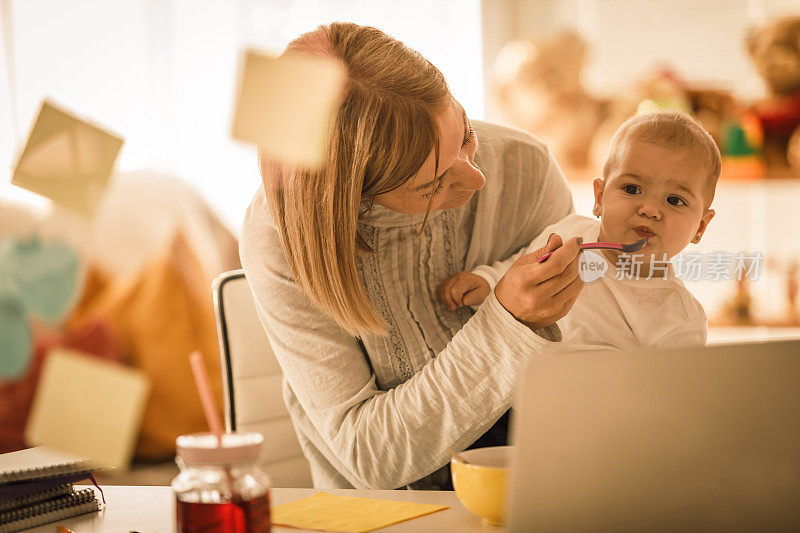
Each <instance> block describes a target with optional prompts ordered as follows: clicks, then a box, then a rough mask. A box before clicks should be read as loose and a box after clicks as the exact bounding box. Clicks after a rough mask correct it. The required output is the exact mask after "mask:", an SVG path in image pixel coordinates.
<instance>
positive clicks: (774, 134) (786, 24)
mask: <svg viewBox="0 0 800 533" xmlns="http://www.w3.org/2000/svg"><path fill="white" fill-rule="evenodd" d="M747 48H748V51H749V53H750V58H751V59H752V60H753V63H754V64H755V66H756V68H757V69H758V72H759V74H760V75H761V77H762V78H763V79H764V83H765V84H766V86H767V89H768V91H769V93H770V96H769V97H768V98H767V99H765V100H763V101H761V102H759V103H757V104H756V105H755V106H754V108H753V109H754V111H755V113H756V114H757V116H758V118H759V121H760V123H761V127H762V129H763V131H764V158H765V160H766V164H767V166H768V176H770V177H798V178H800V164H799V163H800V153H798V150H800V141H797V140H793V142H791V143H790V142H789V141H790V139H796V138H797V136H800V133H798V131H800V17H789V18H783V19H779V20H777V21H776V22H774V23H772V24H770V25H768V26H765V27H761V28H753V29H751V30H750V32H749V34H748V36H747Z"/></svg>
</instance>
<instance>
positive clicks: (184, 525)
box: [175, 493, 270, 533]
mask: <svg viewBox="0 0 800 533" xmlns="http://www.w3.org/2000/svg"><path fill="white" fill-rule="evenodd" d="M175 506H176V509H177V516H178V531H179V532H180V533H200V532H203V533H205V532H208V533H211V532H213V533H269V531H270V521H269V493H267V494H264V495H263V496H259V497H257V498H252V499H250V500H247V501H241V500H240V501H236V502H230V503H189V502H182V501H180V500H176V502H175Z"/></svg>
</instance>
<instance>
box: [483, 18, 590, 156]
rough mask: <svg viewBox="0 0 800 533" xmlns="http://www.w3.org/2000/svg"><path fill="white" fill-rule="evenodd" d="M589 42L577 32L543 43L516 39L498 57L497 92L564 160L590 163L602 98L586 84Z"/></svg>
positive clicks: (516, 118) (507, 109) (513, 116)
mask: <svg viewBox="0 0 800 533" xmlns="http://www.w3.org/2000/svg"><path fill="white" fill-rule="evenodd" d="M585 52H586V45H585V43H584V41H583V39H582V38H581V37H580V36H579V35H577V34H576V33H573V32H565V33H561V34H559V35H558V36H556V37H555V38H553V39H550V40H547V41H543V42H540V43H536V44H534V43H532V42H529V41H522V40H520V41H513V42H510V43H508V44H506V45H505V46H504V47H503V48H502V49H501V50H500V53H499V54H498V56H497V60H496V62H495V65H494V70H493V82H494V88H495V91H496V95H497V97H498V99H499V102H500V105H501V108H502V110H503V112H504V114H505V115H506V117H507V119H508V120H509V121H510V122H511V123H512V124H514V125H515V126H517V127H519V128H521V129H524V130H526V131H528V132H530V133H532V134H533V135H535V136H537V137H539V138H541V139H542V140H543V141H544V142H545V143H546V144H547V145H548V146H549V147H550V149H551V150H552V151H553V153H554V155H555V156H556V158H557V159H558V161H559V163H561V164H562V165H563V166H565V167H567V168H576V167H577V168H580V167H585V166H586V163H587V158H588V151H589V146H590V144H591V141H592V137H593V136H594V133H595V130H596V129H597V127H598V125H599V124H600V120H601V103H600V102H598V101H597V100H595V99H593V98H592V97H591V96H589V94H588V93H587V92H586V90H585V89H584V87H583V84H582V83H581V70H582V68H583V64H584V59H585V55H586V54H585Z"/></svg>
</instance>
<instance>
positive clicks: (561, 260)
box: [524, 237, 583, 290]
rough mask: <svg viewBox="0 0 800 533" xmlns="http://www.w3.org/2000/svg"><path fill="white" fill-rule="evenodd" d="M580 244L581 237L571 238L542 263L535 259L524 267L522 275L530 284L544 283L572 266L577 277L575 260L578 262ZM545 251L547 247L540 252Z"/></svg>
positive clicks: (581, 241)
mask: <svg viewBox="0 0 800 533" xmlns="http://www.w3.org/2000/svg"><path fill="white" fill-rule="evenodd" d="M553 240H555V238H553ZM582 243H583V239H582V238H581V237H573V238H571V239H569V240H568V241H567V242H565V243H564V244H563V245H562V246H560V247H558V248H557V249H556V250H555V251H554V252H553V255H551V256H550V258H549V259H548V260H547V261H545V262H544V263H537V262H536V261H538V259H537V260H534V261H533V262H532V263H528V264H526V265H524V266H525V272H524V275H525V278H526V281H528V282H529V283H532V284H540V283H544V282H546V281H547V280H549V279H551V278H554V277H556V276H558V275H559V274H561V273H563V272H564V271H566V270H567V269H568V268H569V267H570V265H573V264H574V271H575V272H574V273H575V275H576V276H577V274H578V267H577V260H578V255H579V254H580V251H581V244H582ZM546 249H547V246H545V247H544V248H542V250H546ZM545 253H546V252H545ZM530 255H534V254H530ZM542 255H544V254H542ZM540 257H541V256H540ZM563 286H564V285H562V287H560V288H563ZM560 288H559V290H560Z"/></svg>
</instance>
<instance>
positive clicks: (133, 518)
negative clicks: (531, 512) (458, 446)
mask: <svg viewBox="0 0 800 533" xmlns="http://www.w3.org/2000/svg"><path fill="white" fill-rule="evenodd" d="M81 488H84V487H81ZM94 490H95V492H97V489H94ZM103 492H104V493H105V496H106V502H107V504H108V505H107V506H106V508H105V509H104V510H103V511H100V512H99V513H90V514H86V515H83V516H76V517H75V518H70V519H68V520H61V521H59V522H54V523H52V524H47V525H44V526H40V527H37V528H34V529H30V530H28V531H31V532H36V533H45V532H46V533H54V532H55V526H57V525H63V526H65V527H68V528H70V529H72V530H74V531H76V533H100V532H103V533H106V532H107V533H112V532H113V533H128V532H130V531H136V532H139V533H171V532H174V531H175V502H174V499H173V495H172V489H171V488H170V487H126V486H115V485H108V486H103ZM317 492H320V491H319V490H317V489H271V492H270V498H271V501H272V505H278V504H281V503H286V502H290V501H293V500H296V499H299V498H305V497H306V496H311V495H313V494H316V493H317ZM324 492H327V493H330V494H338V495H341V496H362V497H365V498H377V499H382V500H395V501H404V502H417V503H432V504H437V505H449V506H450V509H445V510H443V511H438V512H435V513H432V514H429V515H425V516H421V517H419V518H415V519H413V520H408V521H406V522H401V523H399V524H395V525H393V526H389V527H387V528H384V529H380V530H378V531H380V532H384V531H385V532H387V533H393V532H401V531H416V532H422V533H425V532H430V533H442V532H449V531H457V532H459V533H502V532H503V531H505V530H504V528H501V527H493V526H487V525H483V523H482V522H481V519H480V518H478V517H477V516H475V515H473V514H471V513H470V512H469V511H467V510H466V509H465V508H464V507H463V506H462V505H461V503H459V501H458V499H457V498H456V494H455V492H450V491H410V490H352V489H331V490H325V491H324ZM97 496H98V498H99V497H100V494H99V493H98V494H97ZM272 531H280V532H285V533H299V532H302V531H309V530H306V529H295V528H289V527H281V526H272Z"/></svg>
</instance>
